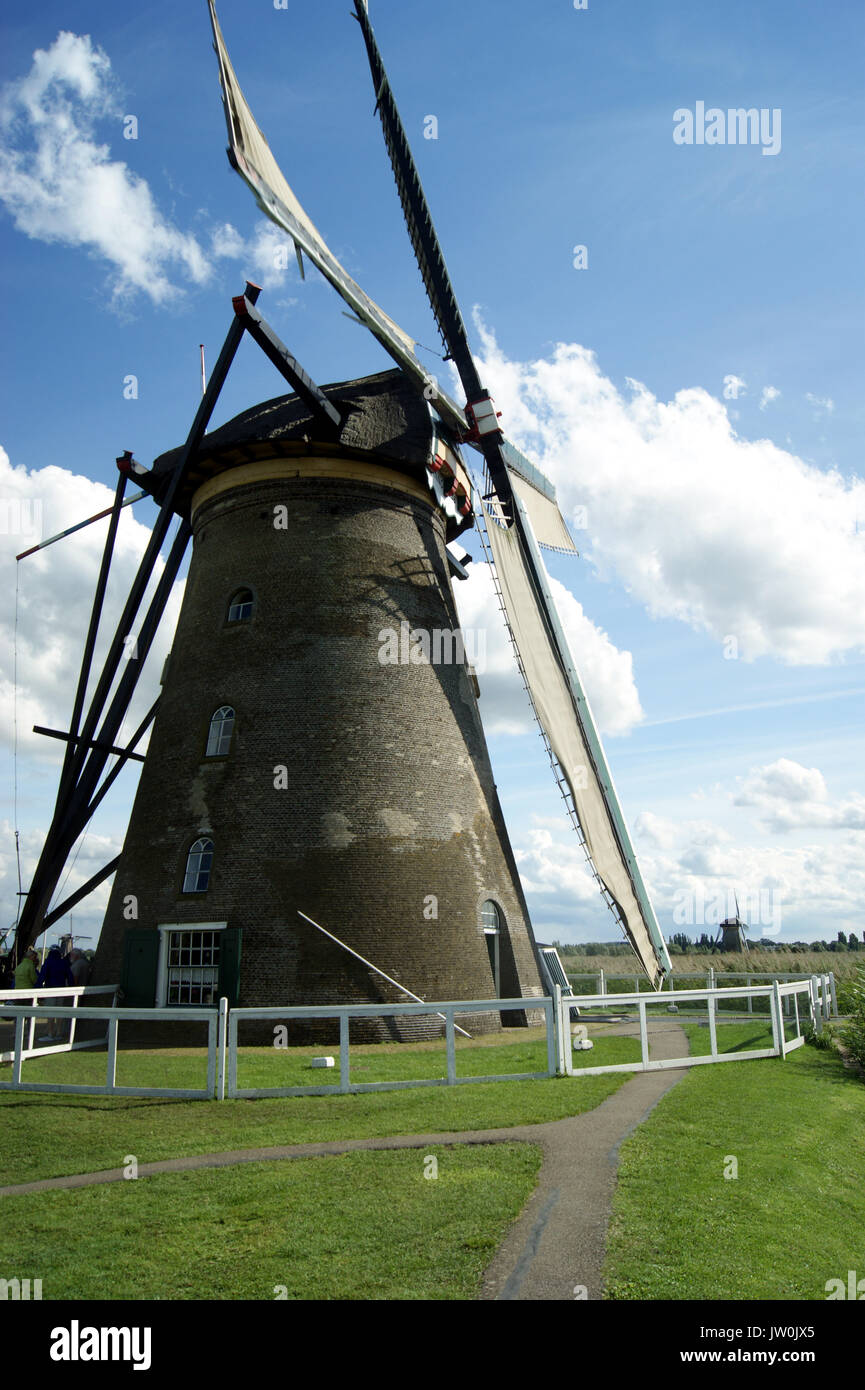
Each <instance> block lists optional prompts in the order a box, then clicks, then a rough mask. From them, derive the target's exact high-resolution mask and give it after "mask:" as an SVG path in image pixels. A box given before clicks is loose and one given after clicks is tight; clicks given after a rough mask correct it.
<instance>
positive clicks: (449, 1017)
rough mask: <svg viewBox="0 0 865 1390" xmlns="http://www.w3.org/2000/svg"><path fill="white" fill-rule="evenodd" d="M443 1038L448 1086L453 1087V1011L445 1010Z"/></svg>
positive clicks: (454, 1066) (455, 1076)
mask: <svg viewBox="0 0 865 1390" xmlns="http://www.w3.org/2000/svg"><path fill="white" fill-rule="evenodd" d="M445 1037H446V1039H447V1051H448V1085H449V1086H453V1085H454V1084H455V1082H456V1079H457V1054H456V1043H455V1039H454V1011H453V1009H445Z"/></svg>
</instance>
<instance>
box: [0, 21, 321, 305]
mask: <svg viewBox="0 0 865 1390" xmlns="http://www.w3.org/2000/svg"><path fill="white" fill-rule="evenodd" d="M122 115H123V111H122V107H121V105H120V100H119V94H118V90H117V83H116V81H115V78H114V75H113V73H112V68H111V61H110V59H109V57H108V55H107V54H106V53H105V52H104V51H103V50H102V49H101V48H99V47H97V46H95V45H94V44H93V41H92V39H91V38H90V36H89V35H78V34H72V33H69V32H67V31H63V32H61V33H60V34H58V36H57V38H56V39H55V41H54V43H53V44H52V45H51V47H50V48H49V49H37V51H36V53H35V54H34V55H33V65H32V67H31V69H30V72H29V73H28V74H27V75H26V76H25V77H22V78H20V79H19V80H18V81H15V82H11V83H9V84H8V85H7V86H6V87H5V89H4V91H3V93H2V98H0V137H2V145H0V201H2V202H3V203H4V204H5V206H6V208H7V210H8V212H9V213H10V215H11V217H12V219H13V221H14V224H15V226H16V227H17V229H18V230H19V231H21V232H23V233H25V235H27V236H29V237H33V238H35V239H37V240H39V241H44V242H59V243H62V244H64V245H66V246H79V247H82V248H84V249H85V250H87V251H88V252H89V253H90V254H91V255H92V256H94V257H98V258H101V259H103V260H105V261H107V262H108V264H109V265H110V266H111V272H110V275H109V284H110V287H111V290H112V292H113V296H114V301H115V303H118V302H125V301H127V300H128V299H130V298H131V297H132V296H133V295H134V294H136V293H143V294H146V295H147V296H148V297H149V298H150V299H151V300H152V301H153V302H154V303H155V304H161V303H162V302H164V301H166V300H167V299H168V298H169V297H171V296H174V295H176V293H177V278H178V276H177V271H178V269H179V271H180V272H181V273H182V274H184V275H185V277H186V279H187V281H188V282H189V283H190V284H192V285H204V284H206V283H208V282H209V281H210V280H211V279H212V277H213V273H214V265H215V264H216V262H217V261H219V260H223V259H230V260H233V261H240V262H241V264H242V265H243V267H244V268H245V270H246V272H247V274H248V276H249V278H250V279H253V280H255V281H256V282H257V283H258V284H260V285H262V287H263V288H264V289H273V288H279V287H281V286H283V285H284V284H285V282H286V279H287V278H288V272H289V268H290V267H291V266H292V265H293V263H294V248H293V246H292V244H291V242H290V241H289V239H288V238H287V237H286V236H284V235H283V233H282V232H280V231H279V229H278V228H277V227H275V226H274V225H273V223H271V222H269V221H268V220H267V219H266V218H261V219H259V220H258V222H257V223H256V225H255V228H254V230H253V232H252V234H251V235H250V236H249V237H248V238H244V237H243V236H242V235H241V233H240V232H238V231H237V230H236V229H235V228H234V227H232V226H231V225H230V224H224V225H222V226H218V227H216V228H215V229H213V230H212V231H211V232H210V234H209V237H207V238H206V241H205V243H204V244H202V241H200V240H199V239H198V238H197V237H196V236H194V235H193V234H192V233H190V232H186V231H183V230H181V229H180V228H179V227H177V226H176V225H175V224H174V223H173V222H172V221H171V220H170V219H169V218H168V217H167V216H166V215H165V214H164V213H163V212H162V211H161V210H160V208H159V206H158V204H157V201H156V198H155V197H154V194H153V192H152V191H151V188H150V186H149V184H148V183H147V181H146V179H143V178H142V177H141V176H140V175H139V174H137V173H136V172H135V171H134V170H133V169H130V167H129V165H128V164H127V163H126V162H125V161H123V160H119V159H112V157H111V151H110V148H109V146H108V144H106V143H103V142H100V139H99V136H98V134H97V131H101V130H105V131H107V132H112V133H113V134H114V135H115V136H119V135H120V132H121V124H120V123H121V118H122Z"/></svg>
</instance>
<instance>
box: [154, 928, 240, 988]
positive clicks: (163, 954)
mask: <svg viewBox="0 0 865 1390" xmlns="http://www.w3.org/2000/svg"><path fill="white" fill-rule="evenodd" d="M227 927H228V923H227V922H162V923H160V924H159V926H158V927H157V931H158V932H159V959H158V962H157V966H156V1007H157V1009H165V1008H167V1007H168V1005H167V1004H166V1002H165V1000H166V997H167V995H168V934H169V932H173V931H225V930H226V929H227ZM171 1007H172V1008H182V1007H183V1006H182V1005H174V1004H173V1005H172V1006H171ZM190 1007H192V1006H190Z"/></svg>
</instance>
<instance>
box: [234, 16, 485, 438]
mask: <svg viewBox="0 0 865 1390" xmlns="http://www.w3.org/2000/svg"><path fill="white" fill-rule="evenodd" d="M208 6H209V9H210V22H211V25H212V26H213V40H214V47H215V49H216V56H217V59H218V61H219V79H220V83H221V85H222V100H223V105H224V107H225V122H226V125H227V127H228V139H229V158H230V160H231V163H232V164H233V166H234V168H235V169H236V170H237V172H238V173H239V174H240V176H241V178H242V179H243V180H244V182H245V183H246V184H247V185H248V186H249V188H250V189H251V190H252V192H253V193H254V195H255V199H256V202H257V203H258V206H259V207H260V208H261V210H262V212H263V213H265V214H266V216H268V217H269V218H270V219H271V221H272V222H275V223H276V225H277V226H278V227H280V228H282V230H283V231H284V232H287V233H288V235H289V236H290V237H291V238H292V240H293V241H294V245H295V248H296V249H297V250H298V253H300V252H305V253H306V255H307V256H308V257H309V259H310V260H311V261H312V263H313V265H315V266H316V267H317V268H318V269H319V270H320V271H321V273H322V275H323V276H324V277H325V279H326V280H328V281H329V282H330V284H331V285H332V286H333V288H334V289H335V290H336V291H337V293H338V294H340V295H341V296H342V298H343V299H344V300H345V302H346V304H348V305H349V306H350V308H351V309H352V310H353V311H354V313H355V314H356V315H357V317H358V318H359V319H360V321H361V323H363V324H364V325H365V326H366V327H367V328H368V329H369V330H370V332H371V333H372V334H373V335H374V336H375V337H376V338H377V339H378V341H379V342H380V343H381V345H382V347H384V348H385V350H386V351H387V352H389V353H390V355H391V356H392V357H393V358H394V360H395V361H396V362H397V363H398V365H399V366H400V367H402V368H403V369H404V370H405V371H406V372H408V374H409V376H411V377H412V378H413V379H414V380H415V381H417V382H418V384H419V385H420V386H421V387H425V386H426V385H427V383H428V382H429V380H430V374H429V372H428V371H427V370H426V369H425V367H424V366H423V364H422V363H421V362H420V361H419V359H418V358H417V356H416V355H415V351H414V349H415V341H414V339H413V338H412V337H411V336H410V335H409V334H408V333H406V332H405V331H404V329H402V328H400V326H399V324H398V323H395V322H394V320H393V319H392V318H390V316H389V315H388V314H386V313H385V311H384V310H383V309H382V308H380V306H379V305H378V304H376V302H375V300H374V299H371V298H370V296H369V295H368V294H367V293H366V291H365V290H363V289H361V287H360V285H358V284H357V282H356V281H355V280H353V279H352V278H351V276H350V275H349V273H348V271H347V270H346V269H345V267H344V266H343V265H342V264H341V263H340V261H339V260H338V259H337V258H336V256H335V255H334V254H333V252H332V251H331V250H330V248H329V246H328V245H327V242H326V241H325V239H324V237H323V236H322V235H321V233H320V232H319V230H318V228H317V227H316V226H315V225H314V223H313V222H312V220H311V219H310V217H309V216H308V215H307V213H306V211H305V210H304V208H303V207H302V206H301V204H300V202H299V201H298V199H297V197H296V196H295V194H294V191H293V190H292V188H291V187H290V185H289V183H288V180H287V179H286V178H285V175H284V174H283V172H282V170H281V169H280V167H279V165H278V164H277V162H276V160H275V159H274V157H273V152H272V151H271V148H270V146H269V145H268V143H267V140H266V139H265V137H264V135H263V134H262V132H261V130H260V128H259V126H258V125H257V124H256V121H255V118H254V117H253V114H252V112H251V111H250V109H249V104H248V103H247V100H246V98H245V96H244V95H243V92H242V91H241V88H240V83H239V82H238V80H237V77H236V75H235V72H234V68H233V67H232V64H231V59H230V58H229V56H228V49H227V48H226V46H225V40H224V39H223V37H222V30H221V29H220V27H219V20H218V19H217V16H216V9H215V6H214V3H213V0H208ZM436 406H437V407H438V408H439V410H440V413H441V415H442V418H443V419H444V420H445V422H446V423H449V424H450V425H451V427H452V428H455V429H464V428H465V416H464V415H463V412H462V411H461V410H460V408H459V406H458V405H457V404H456V402H455V401H452V400H451V399H450V397H449V396H447V395H446V394H445V393H444V392H442V391H441V389H440V388H439V390H438V394H437V399H436Z"/></svg>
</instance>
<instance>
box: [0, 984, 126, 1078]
mask: <svg viewBox="0 0 865 1390" xmlns="http://www.w3.org/2000/svg"><path fill="white" fill-rule="evenodd" d="M119 988H120V986H119V985H62V986H58V987H57V988H56V989H52V988H51V986H50V985H47V986H43V988H42V989H33V990H27V989H3V990H0V1024H2V1023H3V1021H4V1019H5V1020H7V1021H8V1022H14V1021H15V1018H16V1016H17V1014H16V1007H18V1006H20V1007H23V1006H24V1005H27V1004H29V1005H31V1006H32V1011H31V1013H30V1015H29V1026H28V1028H27V1042H26V1044H25V1046H24V1051H23V1053H22V1056H23V1057H44V1056H46V1055H47V1054H48V1053H51V1052H73V1051H75V1050H76V1049H77V1048H81V1047H101V1045H102V1043H103V1042H104V1041H105V1039H104V1038H96V1039H93V1040H85V1041H84V1042H76V1041H75V1025H76V1022H77V1021H78V1019H79V1018H80V1017H82V1015H80V1014H77V1013H74V1014H73V1015H72V1022H71V1024H70V1027H69V1037H68V1038H67V1039H65V1040H64V1041H61V1042H52V1043H50V1044H49V1045H48V1046H46V1045H45V1043H44V1041H43V1040H41V1039H38V1038H36V1036H35V1033H36V1026H37V1024H38V1023H40V1022H45V1023H47V1022H48V1021H49V1020H51V1021H52V1022H53V1021H54V1020H55V1019H58V1018H60V1017H61V1014H62V1013H63V1010H62V1009H55V1008H52V1007H51V1006H52V1005H53V1004H54V1002H55V1001H57V1000H69V1004H68V1005H66V1006H65V1007H67V1008H69V1007H71V1008H73V1009H77V1006H78V1003H79V1002H80V1000H82V999H84V998H85V997H92V996H93V995H97V994H110V995H111V997H112V998H111V1003H112V1007H114V1006H115V1005H116V1003H117V991H118V989H119ZM10 1005H11V1006H12V1007H11V1008H10V1007H9V1006H10ZM41 1006H45V1007H41ZM86 1017H87V1018H92V1017H93V1013H92V1011H91V1010H90V1009H89V1008H88V1010H87V1014H86ZM16 1047H17V1044H16ZM15 1055H16V1052H15V1050H14V1049H13V1051H11V1052H8V1051H7V1052H3V1051H0V1062H12V1061H14V1060H15Z"/></svg>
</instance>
